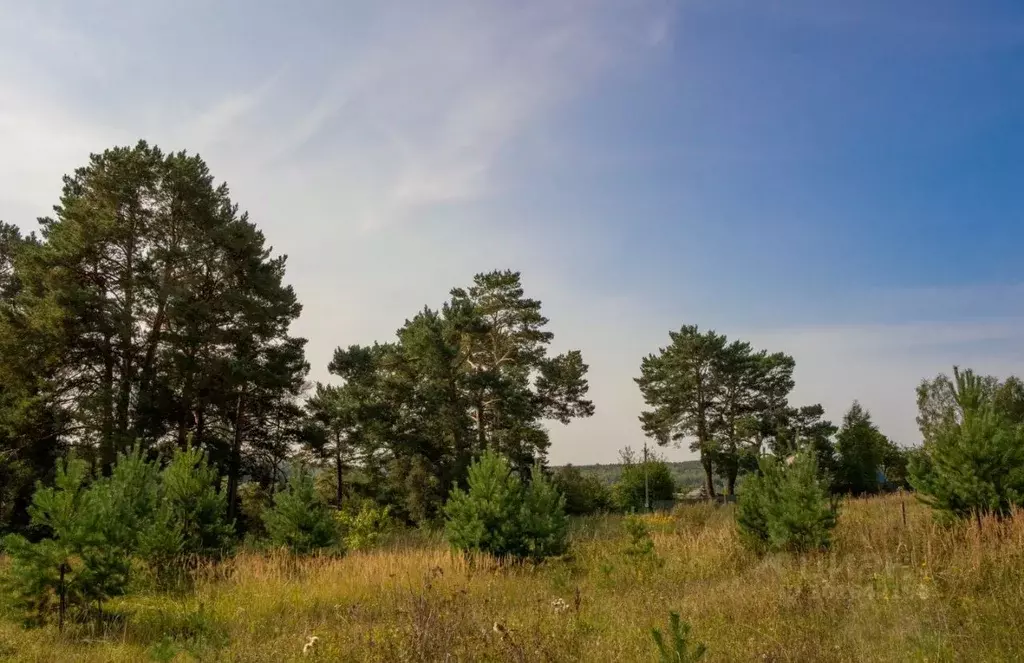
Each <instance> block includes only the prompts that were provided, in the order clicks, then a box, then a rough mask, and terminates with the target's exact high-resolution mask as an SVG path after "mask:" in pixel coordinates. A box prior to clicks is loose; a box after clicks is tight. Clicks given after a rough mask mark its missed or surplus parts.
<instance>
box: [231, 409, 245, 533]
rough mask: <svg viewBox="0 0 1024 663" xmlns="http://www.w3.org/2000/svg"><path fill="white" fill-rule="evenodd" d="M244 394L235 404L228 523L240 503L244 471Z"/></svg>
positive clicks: (232, 518) (233, 517) (233, 516)
mask: <svg viewBox="0 0 1024 663" xmlns="http://www.w3.org/2000/svg"><path fill="white" fill-rule="evenodd" d="M243 401H244V394H239V395H238V401H237V402H236V403H235V417H234V419H235V422H234V424H235V431H234V439H233V440H232V441H231V461H230V462H229V463H228V521H231V520H234V519H235V512H236V508H235V507H236V505H235V503H236V502H237V501H238V480H239V475H240V474H241V471H242V412H243V411H244V408H243V407H242V404H243Z"/></svg>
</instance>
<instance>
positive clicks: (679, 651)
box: [651, 612, 707, 663]
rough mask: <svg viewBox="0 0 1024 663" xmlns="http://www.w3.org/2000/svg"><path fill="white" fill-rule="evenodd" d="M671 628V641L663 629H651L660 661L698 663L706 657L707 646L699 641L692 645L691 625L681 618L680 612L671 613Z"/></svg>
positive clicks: (665, 662) (661, 662)
mask: <svg viewBox="0 0 1024 663" xmlns="http://www.w3.org/2000/svg"><path fill="white" fill-rule="evenodd" d="M669 630H670V631H671V632H672V642H671V643H668V642H665V638H664V636H663V635H662V633H661V629H658V628H652V629H651V637H652V638H654V644H655V646H656V647H657V648H658V660H659V661H660V663H696V661H699V660H700V659H702V658H704V654H705V653H707V648H706V647H705V646H704V645H703V644H702V643H699V642H698V643H696V644H694V645H692V647H691V643H690V625H689V624H687V623H686V622H684V621H682V620H681V619H679V613H676V612H670V613H669Z"/></svg>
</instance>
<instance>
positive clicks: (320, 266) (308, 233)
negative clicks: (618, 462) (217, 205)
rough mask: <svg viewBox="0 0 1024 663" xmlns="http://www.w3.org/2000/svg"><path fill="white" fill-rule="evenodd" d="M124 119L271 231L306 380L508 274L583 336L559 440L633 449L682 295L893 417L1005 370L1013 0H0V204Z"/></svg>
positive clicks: (31, 203)
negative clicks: (937, 381) (193, 159)
mask: <svg viewBox="0 0 1024 663" xmlns="http://www.w3.org/2000/svg"><path fill="white" fill-rule="evenodd" d="M140 137H145V138H147V139H148V140H150V141H151V142H155V143H157V144H159V145H161V146H162V147H164V148H165V149H168V150H171V149H174V150H177V149H187V150H189V151H198V152H199V153H200V154H202V155H203V156H204V157H205V158H206V159H207V161H208V162H209V164H210V166H211V169H212V170H213V172H214V174H215V175H216V176H217V177H218V178H220V179H223V180H225V181H227V182H228V183H229V185H230V186H231V187H232V191H233V194H234V197H235V199H236V201H237V202H238V203H239V204H240V205H241V206H242V208H243V209H247V210H249V212H250V213H251V215H252V218H253V219H254V220H256V221H257V223H259V224H260V226H261V227H262V228H264V230H265V232H266V234H267V236H268V238H269V240H270V242H271V243H272V244H273V245H274V246H275V249H276V250H278V251H280V252H283V253H286V254H288V255H289V272H288V273H289V280H290V281H291V282H292V283H293V284H294V285H295V287H296V289H297V291H298V293H299V296H300V298H301V300H302V301H303V303H304V305H305V310H304V313H303V316H302V319H301V320H300V321H299V323H298V325H297V328H296V331H297V332H298V333H300V334H303V335H305V336H307V337H308V338H309V339H310V345H309V359H310V362H311V363H312V365H313V377H314V378H323V377H324V376H325V366H326V363H327V361H328V360H329V357H330V354H331V351H332V350H333V348H334V347H335V346H337V345H347V344H350V343H357V342H370V341H372V340H374V339H384V338H388V337H390V336H391V335H392V334H393V332H394V330H395V329H396V328H397V327H398V326H399V325H400V324H401V322H402V320H403V319H404V318H405V317H406V316H407V315H410V314H411V313H413V312H414V311H416V310H417V309H419V308H420V307H421V306H422V305H423V304H425V303H430V304H440V302H441V301H443V300H444V298H445V296H446V293H447V291H448V289H449V288H451V287H452V286H455V285H461V284H464V283H466V282H467V281H468V280H469V279H470V278H471V276H472V274H473V273H475V272H478V271H483V270H488V269H492V268H504V267H511V268H515V269H520V270H522V271H523V273H524V280H525V284H526V287H527V291H528V293H529V294H531V295H533V296H536V297H538V298H540V299H542V300H543V301H544V303H545V307H546V309H547V313H548V315H549V317H550V318H551V319H552V323H551V326H552V330H553V331H554V332H555V333H556V345H557V346H558V348H559V349H563V348H570V347H579V348H581V349H583V351H584V355H585V357H586V359H587V361H588V362H589V363H590V365H591V385H592V396H593V398H594V400H595V404H596V406H597V414H596V415H595V416H594V417H593V418H592V419H590V420H588V421H584V422H577V423H574V424H572V425H571V426H569V427H567V428H564V427H561V426H558V425H555V426H554V427H553V439H554V445H553V448H552V451H551V459H552V461H553V462H565V461H572V462H577V463H580V462H596V461H601V462H609V461H613V460H614V459H615V458H616V451H617V449H619V448H621V447H622V446H625V445H627V444H629V445H633V446H637V445H639V444H642V442H643V438H642V435H641V433H640V431H639V427H638V425H637V422H636V415H637V413H638V412H639V410H640V409H641V407H642V402H641V401H640V398H639V394H638V392H637V390H636V388H635V385H634V384H633V383H632V380H631V378H632V377H634V376H635V375H636V374H637V372H638V366H639V361H640V357H641V356H642V355H644V354H646V353H647V352H651V351H654V350H656V349H657V348H658V347H659V346H660V345H663V344H664V343H665V341H666V340H667V332H668V330H669V329H673V328H677V327H678V326H680V325H682V324H686V323H695V324H699V325H701V326H703V327H714V328H716V329H717V330H719V331H721V332H724V333H726V334H728V335H730V336H738V337H741V338H746V339H749V340H751V341H753V342H754V343H756V344H758V345H760V346H762V347H765V348H767V349H769V350H773V351H774V350H784V351H787V352H790V353H791V354H793V355H794V356H795V358H796V360H797V374H796V377H797V381H798V385H797V389H796V390H795V393H794V403H795V404H803V403H807V402H819V401H820V402H822V403H823V404H825V406H826V408H827V410H828V413H829V415H830V416H831V417H832V418H834V419H837V420H838V419H839V418H840V417H841V415H842V412H843V410H844V409H845V408H846V407H848V405H849V403H850V402H851V401H852V400H853V399H855V398H857V399H860V400H861V402H863V403H864V404H865V405H866V406H867V407H868V408H869V409H870V410H871V411H872V413H873V414H874V415H875V418H876V420H877V421H878V422H879V424H880V425H881V427H882V429H883V431H884V432H886V433H888V434H889V435H891V436H892V437H894V438H895V439H897V440H898V441H900V442H903V443H905V444H910V443H914V442H916V441H917V430H916V427H915V424H914V415H915V406H914V393H913V389H914V386H915V384H916V383H917V382H918V381H919V380H920V379H921V378H922V377H925V376H931V375H934V374H935V373H937V372H940V371H948V370H949V369H950V367H951V365H952V364H954V363H959V364H961V365H968V366H974V367H976V368H977V369H979V370H983V371H986V372H992V373H996V374H1000V375H1006V374H1009V373H1014V372H1017V373H1021V372H1024V325H1022V320H1024V283H1022V281H1024V279H1022V278H1021V269H1020V255H1021V252H1020V247H1021V246H1022V240H1024V224H1022V223H1021V221H1022V216H1024V186H1022V182H1024V157H1022V156H1021V155H1022V154H1024V5H1021V4H1020V3H1019V2H1011V1H1006V2H996V1H992V2H950V1H946V0H913V1H911V0H896V1H888V2H884V1H875V0H871V1H865V2H856V3H852V2H845V1H842V2H841V1H838V0H836V1H829V0H818V1H810V0H786V1H778V2H771V1H768V0H758V1H753V0H751V1H749V2H744V1H740V0H692V1H687V0H679V1H672V0H528V1H524V2H515V3H512V2H504V1H491V2H489V1H483V2H481V1H475V0H451V1H448V0H438V1H435V2H431V3H421V2H412V1H411V0H410V1H407V2H399V1H386V0H379V1H376V0H375V1H373V2H369V1H365V2H340V1H337V2H331V1H326V0H325V1H313V0H310V1H308V2H303V3H299V4H296V3H283V2H264V3H255V4H254V3H249V2H241V1H233V0H232V1H224V2H217V3H208V2H201V1H199V0H179V1H178V2H167V3H140V2H115V1H113V0H107V1H101V0H80V1H77V2H70V1H67V2H46V1H44V0H40V1H39V2H32V3H27V2H14V1H10V0H0V146H2V147H0V218H3V219H6V220H8V221H12V222H16V223H19V224H21V225H22V226H24V227H25V228H32V227H33V226H34V221H33V219H34V218H35V217H37V216H39V215H42V214H46V213H48V211H49V208H50V206H51V205H53V204H54V203H55V202H56V199H57V195H58V193H59V189H60V177H61V175H62V174H63V173H65V172H68V171H70V170H71V169H73V168H74V167H76V166H78V165H81V164H83V163H84V162H85V160H86V158H87V155H88V153H89V152H93V151H99V150H102V149H104V148H106V147H109V146H112V145H116V144H126V143H133V142H134V141H136V140H137V139H138V138H140ZM668 455H669V456H670V457H673V458H684V457H688V455H689V454H688V453H687V452H686V451H685V450H672V451H670V452H669V454H668Z"/></svg>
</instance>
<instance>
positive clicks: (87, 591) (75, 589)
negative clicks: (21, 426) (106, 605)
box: [4, 450, 156, 624]
mask: <svg viewBox="0 0 1024 663" xmlns="http://www.w3.org/2000/svg"><path fill="white" fill-rule="evenodd" d="M87 477H88V471H87V466H86V464H85V463H84V462H83V461H81V460H73V461H69V462H67V463H62V464H60V465H59V466H58V468H57V474H56V478H55V483H54V486H53V487H50V488H47V487H43V486H41V485H40V486H38V487H37V489H36V492H35V495H33V498H32V506H31V507H30V508H29V514H30V516H31V518H32V524H33V525H34V526H35V527H38V528H41V529H43V530H44V531H47V532H49V533H50V538H46V539H43V540H42V541H39V542H37V543H32V542H29V541H28V540H27V539H25V538H24V537H22V536H20V535H10V536H8V537H6V538H5V539H4V547H5V548H6V550H7V553H8V554H9V555H10V557H11V561H12V563H11V569H10V575H9V580H8V585H9V588H10V590H11V593H12V595H13V597H14V599H15V601H16V604H17V605H19V606H20V607H21V608H22V609H23V610H24V613H25V617H26V620H27V621H28V622H29V623H35V624H39V623H45V622H46V621H48V620H49V619H50V618H51V617H52V615H53V613H54V612H57V611H58V610H59V609H60V605H61V601H62V597H63V601H64V603H65V605H66V606H67V607H68V609H69V611H70V612H72V613H74V614H75V615H78V616H82V615H87V614H90V613H92V612H93V610H94V609H95V610H96V611H99V610H102V604H103V602H104V601H106V600H107V599H108V598H110V597H112V596H117V595H120V594H122V593H123V592H124V591H125V589H126V588H127V586H128V581H129V574H130V570H131V563H130V560H131V554H132V552H133V550H134V549H135V545H136V543H137V540H138V534H139V531H140V530H141V529H142V524H143V523H144V522H145V521H146V520H147V519H148V518H149V517H151V515H152V513H153V510H154V508H155V504H156V497H155V496H156V472H155V466H154V465H153V464H151V463H149V462H147V461H145V460H144V459H143V458H142V456H141V454H140V453H139V452H138V451H137V450H136V451H134V452H132V453H130V454H122V455H120V456H119V459H118V462H117V463H116V464H115V466H114V468H113V473H112V475H111V476H110V477H108V478H105V479H103V480H101V481H98V482H96V483H95V484H93V485H88V484H87Z"/></svg>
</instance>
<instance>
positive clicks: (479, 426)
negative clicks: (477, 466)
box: [476, 398, 487, 453]
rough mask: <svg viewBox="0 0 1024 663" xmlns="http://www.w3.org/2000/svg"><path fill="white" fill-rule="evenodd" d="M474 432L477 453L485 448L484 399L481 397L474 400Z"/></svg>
mask: <svg viewBox="0 0 1024 663" xmlns="http://www.w3.org/2000/svg"><path fill="white" fill-rule="evenodd" d="M476 434H477V445H478V446H479V449H478V450H477V451H478V452H479V453H483V452H484V451H486V450H487V432H486V431H485V430H484V401H483V398H481V399H480V400H478V401H477V402H476Z"/></svg>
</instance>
